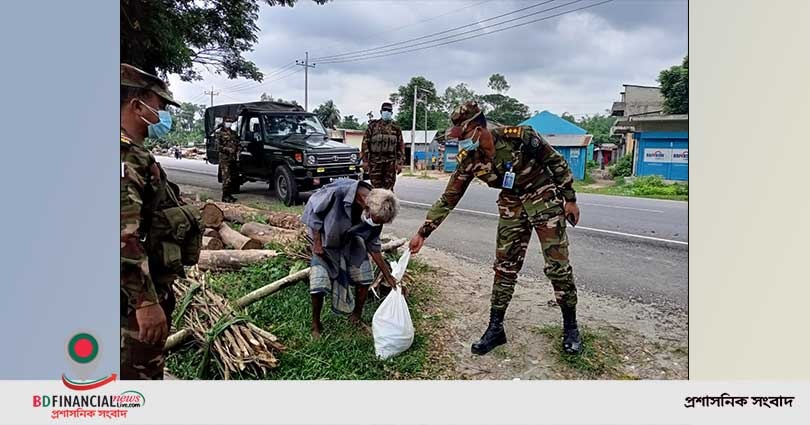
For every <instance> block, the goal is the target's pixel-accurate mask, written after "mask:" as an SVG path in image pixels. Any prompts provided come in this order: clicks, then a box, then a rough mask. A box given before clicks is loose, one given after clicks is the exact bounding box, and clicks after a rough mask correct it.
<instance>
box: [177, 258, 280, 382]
mask: <svg viewBox="0 0 810 425" xmlns="http://www.w3.org/2000/svg"><path fill="white" fill-rule="evenodd" d="M174 291H175V294H176V296H177V299H178V303H177V304H178V306H177V309H178V314H177V315H176V320H177V322H180V323H175V324H174V325H175V327H176V328H180V327H184V328H185V329H187V330H188V331H187V332H190V333H191V335H193V337H194V339H195V340H196V341H197V342H199V343H201V344H202V349H203V361H202V362H200V364H199V369H198V373H197V376H198V377H203V373H204V371H205V370H206V368H207V367H208V364H209V362H210V361H211V360H212V358H213V361H214V362H215V363H216V364H217V366H218V368H219V370H220V372H221V373H222V376H223V377H224V378H225V379H230V377H231V374H233V373H237V372H244V371H245V370H246V369H251V370H252V372H254V373H255V374H259V373H261V374H264V373H266V372H267V371H268V370H269V369H273V368H275V367H276V366H278V359H277V358H276V354H277V353H280V352H281V351H282V350H284V348H285V347H284V345H282V344H281V343H280V342H279V341H278V338H277V337H276V336H275V335H273V334H272V333H270V332H268V331H266V330H264V329H261V328H259V327H258V326H256V325H254V324H253V323H250V321H249V320H247V318H246V317H245V315H244V313H242V312H240V311H238V310H236V309H234V308H233V307H232V306H231V305H230V304H229V303H228V301H227V300H226V299H225V298H223V297H222V296H220V295H219V294H217V293H216V292H214V291H212V290H210V289H209V288H207V287H206V276H205V274H203V273H200V272H197V271H195V270H194V269H192V271H191V272H190V273H189V274H188V277H187V278H185V279H178V280H177V281H175V284H174Z"/></svg>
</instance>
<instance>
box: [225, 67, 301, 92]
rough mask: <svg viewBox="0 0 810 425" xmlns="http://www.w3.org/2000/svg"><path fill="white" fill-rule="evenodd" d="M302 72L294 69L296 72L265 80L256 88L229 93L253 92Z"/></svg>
mask: <svg viewBox="0 0 810 425" xmlns="http://www.w3.org/2000/svg"><path fill="white" fill-rule="evenodd" d="M302 71H303V69H296V70H294V71H292V72H290V73H288V74H285V75H282V76H278V77H277V78H274V79H272V80H267V81H265V82H263V83H261V84H259V85H257V86H253V87H246V88H243V89H241V90H230V92H231V93H237V92H245V91H248V90H255V89H258V88H259V87H261V86H265V85H267V84H270V83H274V82H276V81H280V80H283V79H285V78H288V77H291V76H293V75H295V74H297V73H299V72H302Z"/></svg>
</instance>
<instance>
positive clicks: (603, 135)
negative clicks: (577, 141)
mask: <svg viewBox="0 0 810 425" xmlns="http://www.w3.org/2000/svg"><path fill="white" fill-rule="evenodd" d="M563 115H565V114H563ZM615 123H616V117H612V116H610V115H602V114H595V115H585V116H583V117H582V118H580V120H579V122H575V124H577V125H578V126H580V127H582V128H583V129H585V131H587V132H588V134H592V135H593V143H594V144H595V145H596V146H601V145H602V143H610V142H611V140H610V128H611V127H613V124H615Z"/></svg>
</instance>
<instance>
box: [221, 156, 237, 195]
mask: <svg viewBox="0 0 810 425" xmlns="http://www.w3.org/2000/svg"><path fill="white" fill-rule="evenodd" d="M219 172H220V175H221V176H222V196H227V195H231V194H233V193H234V192H235V191H236V190H235V189H236V186H237V185H238V184H239V181H238V179H239V166H238V163H237V162H236V161H232V160H225V161H220V162H219Z"/></svg>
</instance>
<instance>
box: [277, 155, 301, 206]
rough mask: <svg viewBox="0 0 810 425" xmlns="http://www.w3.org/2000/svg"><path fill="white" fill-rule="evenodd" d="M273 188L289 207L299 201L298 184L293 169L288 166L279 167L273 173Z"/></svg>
mask: <svg viewBox="0 0 810 425" xmlns="http://www.w3.org/2000/svg"><path fill="white" fill-rule="evenodd" d="M273 189H274V190H275V192H276V197H277V198H278V199H280V200H281V202H284V205H286V206H288V207H289V206H291V205H295V204H297V203H298V185H297V184H296V183H295V177H293V174H292V171H290V169H289V168H287V167H286V166H284V165H281V166H279V167H277V168H276V172H275V173H273Z"/></svg>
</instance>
